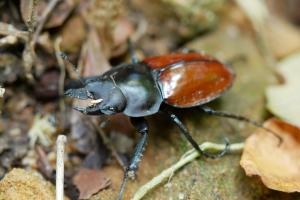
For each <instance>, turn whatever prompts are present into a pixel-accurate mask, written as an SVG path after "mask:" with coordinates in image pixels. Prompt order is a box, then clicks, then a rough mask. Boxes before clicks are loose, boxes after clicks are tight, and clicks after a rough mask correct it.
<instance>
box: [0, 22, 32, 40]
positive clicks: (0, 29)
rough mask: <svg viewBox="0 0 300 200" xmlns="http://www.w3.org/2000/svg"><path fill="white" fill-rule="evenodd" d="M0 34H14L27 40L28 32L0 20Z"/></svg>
mask: <svg viewBox="0 0 300 200" xmlns="http://www.w3.org/2000/svg"><path fill="white" fill-rule="evenodd" d="M0 35H4V36H14V37H17V38H18V39H21V40H22V41H28V37H29V33H28V32H27V31H20V30H19V29H17V28H16V27H14V26H13V25H11V24H7V23H3V22H0Z"/></svg>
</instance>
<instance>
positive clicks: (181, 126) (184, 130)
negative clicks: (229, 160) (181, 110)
mask: <svg viewBox="0 0 300 200" xmlns="http://www.w3.org/2000/svg"><path fill="white" fill-rule="evenodd" d="M165 113H166V114H167V115H168V116H169V118H170V119H171V120H172V121H173V122H174V123H175V124H176V125H177V127H178V128H179V129H180V131H181V133H182V134H183V135H184V137H185V138H186V139H187V140H188V141H189V143H190V144H191V145H192V146H193V147H194V148H195V150H197V151H198V152H199V153H200V155H202V156H204V157H207V158H219V157H222V156H223V155H225V154H226V153H227V152H228V151H229V142H228V140H227V139H225V149H224V150H223V151H222V152H220V153H218V154H210V153H207V152H205V151H203V150H202V149H201V148H200V147H199V145H198V144H197V142H196V141H195V140H194V139H193V137H192V136H191V134H190V133H189V131H188V129H187V128H186V126H185V125H184V124H183V123H182V122H181V121H180V119H179V118H178V117H177V116H176V115H175V114H174V113H172V112H170V111H165Z"/></svg>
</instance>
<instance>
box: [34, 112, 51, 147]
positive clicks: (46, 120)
mask: <svg viewBox="0 0 300 200" xmlns="http://www.w3.org/2000/svg"><path fill="white" fill-rule="evenodd" d="M50 118H51V117H50V116H49V115H46V116H44V117H41V116H40V115H36V116H35V118H34V122H33V125H32V127H31V129H30V130H29V132H28V136H29V137H30V146H31V147H34V145H35V143H36V142H39V143H40V144H42V145H43V146H46V147H47V146H49V145H50V137H51V136H52V135H53V134H54V133H55V131H56V128H55V126H53V123H51V120H50Z"/></svg>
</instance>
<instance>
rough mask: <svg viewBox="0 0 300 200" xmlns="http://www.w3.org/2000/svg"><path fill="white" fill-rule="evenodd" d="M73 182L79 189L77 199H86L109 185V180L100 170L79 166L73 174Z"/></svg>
mask: <svg viewBox="0 0 300 200" xmlns="http://www.w3.org/2000/svg"><path fill="white" fill-rule="evenodd" d="M73 183H74V185H76V187H77V188H78V189H79V192H80V195H79V199H88V198H90V197H91V196H92V195H93V194H95V193H97V192H99V191H100V190H103V189H105V188H107V187H108V186H110V184H111V181H110V179H109V178H106V177H105V175H104V173H103V172H102V171H100V170H95V169H85V168H81V169H80V170H79V172H78V173H77V174H76V175H75V176H74V178H73Z"/></svg>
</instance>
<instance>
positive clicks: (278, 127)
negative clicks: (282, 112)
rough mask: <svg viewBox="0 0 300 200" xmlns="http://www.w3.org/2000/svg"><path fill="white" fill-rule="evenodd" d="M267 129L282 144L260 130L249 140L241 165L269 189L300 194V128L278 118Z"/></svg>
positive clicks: (268, 122) (267, 125)
mask: <svg viewBox="0 0 300 200" xmlns="http://www.w3.org/2000/svg"><path fill="white" fill-rule="evenodd" d="M264 126H265V127H267V128H269V129H271V130H273V131H274V132H276V133H277V134H278V135H279V136H281V138H282V139H283V141H282V143H281V144H280V145H279V143H278V142H279V141H278V138H276V137H275V136H274V135H273V134H271V133H270V132H267V131H265V130H263V129H257V130H256V132H255V133H254V134H252V135H251V136H250V137H249V138H248V139H247V140H246V143H245V147H244V151H243V155H242V159H241V161H240V164H241V166H242V167H243V168H244V170H245V172H246V174H247V175H248V176H253V175H258V176H259V177H260V178H261V180H262V182H263V183H264V184H265V185H266V186H267V187H268V188H270V189H273V190H279V191H283V192H300V171H299V169H300V129H299V128H297V127H295V126H292V125H290V124H288V123H286V122H283V121H280V120H278V119H275V118H273V119H270V120H268V121H267V122H265V124H264Z"/></svg>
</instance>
